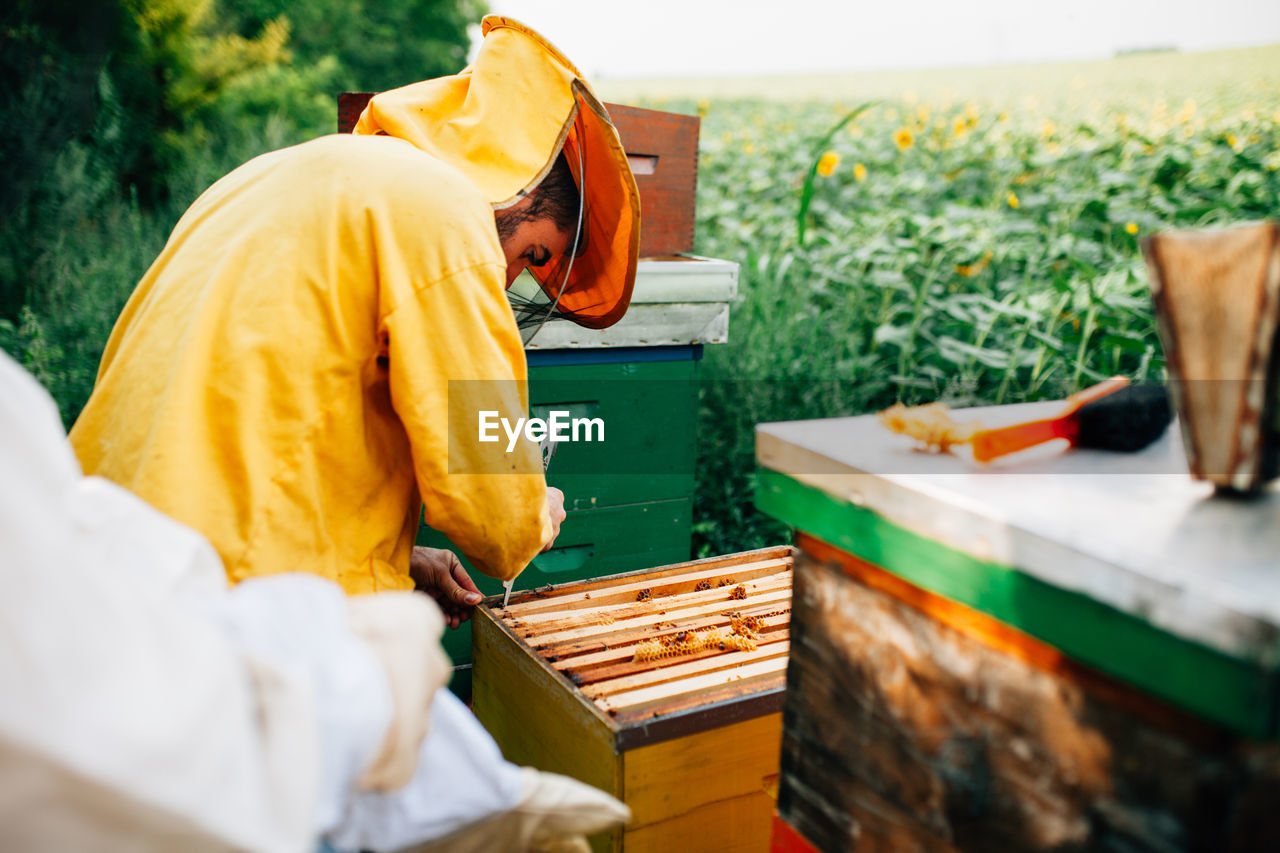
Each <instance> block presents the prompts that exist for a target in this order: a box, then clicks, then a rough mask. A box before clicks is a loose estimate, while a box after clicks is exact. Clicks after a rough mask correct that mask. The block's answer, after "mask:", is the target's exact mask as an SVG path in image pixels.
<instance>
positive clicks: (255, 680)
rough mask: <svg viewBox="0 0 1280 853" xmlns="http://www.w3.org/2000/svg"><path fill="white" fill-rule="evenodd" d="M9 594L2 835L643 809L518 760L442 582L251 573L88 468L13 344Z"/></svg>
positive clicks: (314, 829)
mask: <svg viewBox="0 0 1280 853" xmlns="http://www.w3.org/2000/svg"><path fill="white" fill-rule="evenodd" d="M299 568H302V567H299ZM0 590H2V593H0V849H3V850H15V851H17V850H42V851H43V850H68V851H71V850H74V851H77V852H78V853H92V851H112V853H116V851H152V850H154V851H175V850H181V851H184V853H185V851H204V850H253V851H311V850H313V849H314V846H315V843H316V839H317V838H318V837H320V836H322V835H325V834H331V837H332V838H334V840H335V841H336V840H339V839H341V840H343V841H353V842H358V843H364V842H373V843H375V844H382V843H385V844H388V845H390V846H392V847H403V846H407V845H411V844H421V843H423V842H427V841H431V840H433V839H441V838H451V839H454V840H455V841H457V840H460V839H463V838H468V837H470V838H487V839H489V840H490V841H491V842H492V843H491V844H489V846H488V847H487V849H495V850H496V849H513V850H514V849H526V847H528V846H529V845H531V844H533V843H535V842H538V841H540V840H545V839H554V838H557V837H559V836H560V835H562V834H564V833H579V832H592V831H596V830H598V829H601V828H604V827H605V826H608V825H610V824H611V823H616V822H618V821H620V820H624V819H625V818H626V810H625V807H623V806H621V804H619V803H617V802H616V801H614V800H613V799H612V798H610V797H607V796H606V795H604V794H602V793H600V792H597V791H595V790H594V789H591V788H588V787H587V786H584V785H580V784H579V783H576V782H573V781H572V780H567V779H562V778H561V777H555V776H552V775H551V774H539V773H536V772H535V771H528V770H522V769H521V768H518V767H515V766H514V765H511V764H509V763H507V762H505V761H503V760H502V758H501V756H500V754H499V753H498V751H497V748H496V746H495V745H494V744H493V741H492V739H491V738H489V736H488V735H487V733H485V732H484V730H483V728H481V727H480V725H479V724H478V723H477V722H476V721H475V719H474V717H472V716H471V715H470V714H469V713H468V712H467V711H466V709H465V708H462V707H461V706H460V705H459V704H458V703H457V702H456V700H453V699H452V697H451V696H449V694H447V692H446V691H444V690H442V689H441V687H442V685H443V684H444V682H445V679H446V677H447V674H448V661H447V658H446V657H445V656H444V653H443V650H442V649H441V647H440V643H439V638H440V635H441V633H442V631H443V621H442V618H441V615H440V613H439V611H438V609H437V608H436V607H435V604H434V603H433V602H431V601H430V599H428V598H427V597H426V596H423V595H420V594H416V593H380V594H378V595H369V596H354V597H351V598H348V597H346V596H344V595H343V593H342V591H341V589H340V588H339V587H338V586H337V585H336V584H334V583H332V582H330V581H327V580H324V579H322V578H319V577H316V576H313V575H308V574H285V575H276V576H272V577H267V578H259V579H253V580H251V581H246V582H244V583H242V584H240V585H239V586H237V587H235V588H234V589H229V588H228V586H227V581H226V575H225V572H224V570H223V566H222V563H221V561H220V560H219V558H218V556H217V554H216V553H215V552H214V551H213V549H212V548H211V546H210V545H209V544H208V543H207V541H206V540H205V539H204V538H203V537H201V536H200V535H198V534H197V533H195V532H194V531H192V530H190V529H188V528H186V527H184V526H182V525H180V524H178V523H177V522H174V521H172V520H171V519H169V518H167V517H166V516H164V515H162V514H161V513H159V512H157V511H156V510H154V509H152V508H151V507H149V506H148V505H147V504H145V503H144V502H142V501H141V500H140V499H138V498H136V497H134V496H133V495H132V494H130V493H128V492H127V491H125V490H124V489H121V488H119V487H117V486H115V485H113V484H111V483H109V482H107V481H106V480H102V479H99V478H93V477H89V478H86V477H83V476H82V474H81V471H80V468H79V465H78V464H77V462H76V459H75V457H74V455H73V454H72V451H71V448H70V445H69V444H68V443H67V441H66V438H65V434H64V432H63V430H62V428H61V424H60V423H59V420H58V415H57V410H56V408H55V407H54V404H53V401H52V400H51V399H50V398H49V395H48V394H47V393H45V391H44V390H43V389H42V388H40V386H39V385H38V384H37V383H36V382H35V381H34V380H33V379H32V378H31V377H30V376H28V375H27V374H26V373H25V372H24V371H23V370H22V369H21V368H20V367H18V366H17V364H15V363H14V362H13V360H12V359H10V358H9V357H8V356H7V355H5V354H4V353H0ZM429 724H430V726H434V727H435V728H434V730H433V731H430V730H429ZM424 736H425V739H424ZM548 797H550V798H551V800H550V801H549V800H548ZM552 801H553V802H554V805H555V807H554V808H548V807H547V804H548V802H552ZM525 807H530V808H532V809H533V812H532V813H530V812H528V810H527V809H525ZM522 809H524V810H522ZM495 833H496V834H495ZM385 849H390V847H387V848H385Z"/></svg>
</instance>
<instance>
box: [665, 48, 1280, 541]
mask: <svg viewBox="0 0 1280 853" xmlns="http://www.w3.org/2000/svg"><path fill="white" fill-rule="evenodd" d="M1211 58H1212V62H1210V61H1209V59H1206V58H1205V57H1203V56H1201V57H1197V56H1176V55H1175V56H1171V57H1163V58H1159V59H1158V60H1157V62H1158V64H1157V65H1156V66H1154V67H1157V68H1158V69H1159V71H1158V73H1150V74H1146V75H1145V76H1144V75H1142V74H1138V73H1134V69H1135V68H1136V69H1138V70H1139V71H1141V70H1142V69H1143V68H1144V67H1148V68H1149V67H1153V66H1152V62H1151V61H1150V60H1147V59H1144V58H1136V59H1135V60H1133V61H1131V62H1128V63H1126V62H1125V61H1124V60H1111V61H1109V62H1106V63H1096V64H1093V65H1091V66H1084V67H1082V69H1081V70H1079V71H1077V72H1076V73H1072V70H1071V69H1052V68H1048V69H1046V70H1043V71H1041V72H1040V77H1039V78H1035V77H1034V76H1032V77H1031V78H1030V79H1027V76H1026V75H1022V79H1020V80H1019V81H1017V82H1018V84H1019V85H1017V86H1014V87H1012V89H1011V90H1010V91H1004V92H995V93H994V94H992V93H991V90H992V88H993V87H990V86H984V87H981V88H982V89H983V91H984V92H985V94H974V93H970V94H969V95H968V96H965V95H964V94H963V93H957V92H956V91H954V87H953V88H952V91H947V90H946V89H943V90H941V92H940V93H939V94H928V95H925V94H921V93H919V92H916V91H911V90H907V91H898V92H895V93H893V94H891V95H888V96H885V97H880V98H868V99H866V100H863V101H860V102H858V103H835V102H833V101H832V100H829V99H825V100H820V99H812V100H803V101H800V100H794V99H791V100H788V99H786V98H785V97H783V98H768V99H761V98H756V99H749V100H744V99H711V100H706V101H701V102H694V103H692V104H689V103H684V104H683V106H684V107H685V108H690V109H696V110H697V111H698V112H699V113H700V114H701V115H702V116H703V122H702V132H701V149H700V162H699V173H698V221H697V228H698V245H697V248H698V251H699V253H700V254H704V255H709V256H712V257H718V258H726V259H731V260H735V261H737V262H739V263H740V264H741V278H740V296H739V301H738V302H737V304H735V305H734V306H733V309H732V314H731V320H730V342H729V343H728V344H726V345H724V346H716V347H708V348H707V352H706V360H705V363H704V371H703V376H704V381H703V388H702V419H701V423H700V433H699V442H700V447H699V463H698V469H699V470H698V477H699V487H698V494H697V507H696V510H695V522H696V526H695V531H696V534H697V537H698V544H699V553H700V554H702V555H706V554H721V553H728V552H730V551H735V550H741V549H745V548H750V547H758V546H761V545H764V544H771V543H775V542H777V541H780V540H781V539H782V538H784V537H785V532H784V531H783V530H781V529H780V528H778V527H776V526H773V525H772V523H771V522H770V521H768V520H767V519H765V518H763V517H762V516H760V515H759V514H757V513H756V512H755V511H754V509H753V507H752V505H751V493H752V477H753V474H752V472H753V471H754V455H753V446H754V445H753V434H752V430H753V427H754V424H756V423H759V422H768V421H777V420H793V419H801V418H814V417H830V416H838V415H852V414H862V413H865V412H869V411H875V410H877V409H879V408H883V407H885V406H887V405H889V404H891V403H893V402H895V401H898V400H901V401H903V402H906V403H908V404H914V403H920V402H927V401H931V400H943V401H946V402H947V403H949V404H951V405H953V406H964V405H983V404H999V403H1011V402H1021V401H1029V400H1037V399H1053V398H1058V397H1062V396H1065V395H1067V394H1069V393H1071V392H1072V391H1074V390H1077V389H1078V388H1080V387H1081V386H1083V385H1087V384H1091V383H1093V382H1095V381H1097V380H1099V379H1101V378H1105V377H1107V376H1110V375H1114V374H1124V375H1126V376H1128V377H1130V378H1131V379H1133V380H1134V381H1139V382H1140V381H1158V380H1160V379H1161V378H1162V377H1163V372H1164V360H1163V355H1162V353H1161V349H1160V343H1159V341H1158V339H1157V336H1156V334H1155V326H1154V320H1153V315H1152V309H1151V303H1150V297H1149V292H1148V285H1147V273H1146V269H1145V265H1144V262H1143V258H1142V254H1141V240H1142V238H1143V236H1144V235H1147V234H1150V233H1152V232H1154V231H1156V230H1160V229H1169V228H1189V227H1208V226H1214V225H1226V224H1230V223H1236V222H1243V221H1249V220H1258V219H1264V218H1271V217H1275V216H1276V215H1277V212H1278V210H1277V200H1278V199H1280V50H1276V49H1274V48H1267V49H1259V50H1255V51H1241V52H1236V53H1234V54H1231V55H1228V57H1227V58H1226V59H1223V58H1222V57H1221V56H1212V57H1211ZM1144 63H1145V65H1144ZM1171 69H1172V71H1171ZM1089 75H1092V77H1090V76H1089ZM1117 75H1118V79H1117ZM655 105H656V106H661V107H662V108H666V109H679V108H681V102H675V103H674V104H673V103H666V104H663V103H662V102H657V103H655Z"/></svg>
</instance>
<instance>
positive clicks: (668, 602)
mask: <svg viewBox="0 0 1280 853" xmlns="http://www.w3.org/2000/svg"><path fill="white" fill-rule="evenodd" d="M743 585H744V586H745V587H746V589H747V591H748V592H751V591H753V590H755V591H759V590H773V589H790V588H791V568H790V565H788V566H787V569H786V571H783V572H779V573H777V574H773V575H765V576H764V577H760V578H756V579H755V580H753V581H750V582H746V581H744V582H743ZM734 586H737V584H733V585H732V586H730V585H727V584H726V585H725V586H720V587H713V588H711V589H707V590H697V589H696V588H695V591H693V592H677V593H668V594H664V595H661V596H652V597H650V598H647V599H645V600H643V601H637V600H636V598H635V596H633V597H632V598H631V600H630V601H626V602H624V603H621V604H602V605H600V606H598V607H580V608H575V609H573V610H572V611H569V612H568V613H567V614H566V613H565V612H564V611H560V610H550V611H544V612H541V613H532V614H528V615H525V616H521V617H519V618H512V619H511V620H509V621H508V624H509V625H510V626H511V627H512V628H513V629H514V630H515V632H516V634H518V635H519V636H522V637H542V636H546V635H547V634H551V633H554V632H556V631H561V630H570V629H572V628H576V627H579V626H581V625H582V624H583V623H587V622H600V623H601V624H607V623H625V622H628V621H630V620H633V619H636V618H643V617H646V616H650V615H652V614H653V612H654V609H655V608H656V607H658V606H659V605H661V607H662V609H664V610H666V611H668V612H672V611H674V610H679V609H680V608H682V607H685V606H693V605H697V604H703V603H706V602H724V601H726V600H728V601H733V599H730V598H728V596H729V595H730V594H731V593H732V592H733V587H734ZM602 620H607V622H606V621H602Z"/></svg>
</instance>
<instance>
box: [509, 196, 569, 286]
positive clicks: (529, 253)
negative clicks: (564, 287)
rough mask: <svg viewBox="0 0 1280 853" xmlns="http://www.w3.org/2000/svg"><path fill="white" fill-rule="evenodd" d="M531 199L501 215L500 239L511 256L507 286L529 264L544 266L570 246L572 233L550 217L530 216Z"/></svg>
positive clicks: (529, 265) (524, 200) (530, 265)
mask: <svg viewBox="0 0 1280 853" xmlns="http://www.w3.org/2000/svg"><path fill="white" fill-rule="evenodd" d="M532 202H533V200H532V199H531V198H526V199H523V200H522V201H521V202H520V203H519V204H516V205H513V206H512V207H510V208H507V209H506V210H503V211H500V212H499V213H498V214H497V221H498V239H499V240H500V241H501V242H502V252H503V254H505V255H506V257H507V287H511V283H512V282H514V281H515V280H516V276H518V275H520V273H522V272H524V271H525V270H526V269H527V268H529V267H535V268H537V267H541V266H544V265H546V264H549V263H551V260H552V259H553V258H557V257H559V256H561V255H563V254H564V253H565V252H566V251H567V250H568V248H569V234H568V233H567V232H565V231H563V230H561V229H560V227H559V226H558V225H556V223H555V220H554V219H552V218H551V217H549V216H539V217H536V218H533V219H529V218H526V213H527V211H528V208H529V205H530V204H532Z"/></svg>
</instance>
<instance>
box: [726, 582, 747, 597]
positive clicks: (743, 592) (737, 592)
mask: <svg viewBox="0 0 1280 853" xmlns="http://www.w3.org/2000/svg"><path fill="white" fill-rule="evenodd" d="M729 598H731V599H732V600H734V601H745V600H746V598H747V588H746V587H745V586H743V585H742V584H738V585H737V586H735V587H734V588H733V591H732V592H730V593H729Z"/></svg>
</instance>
